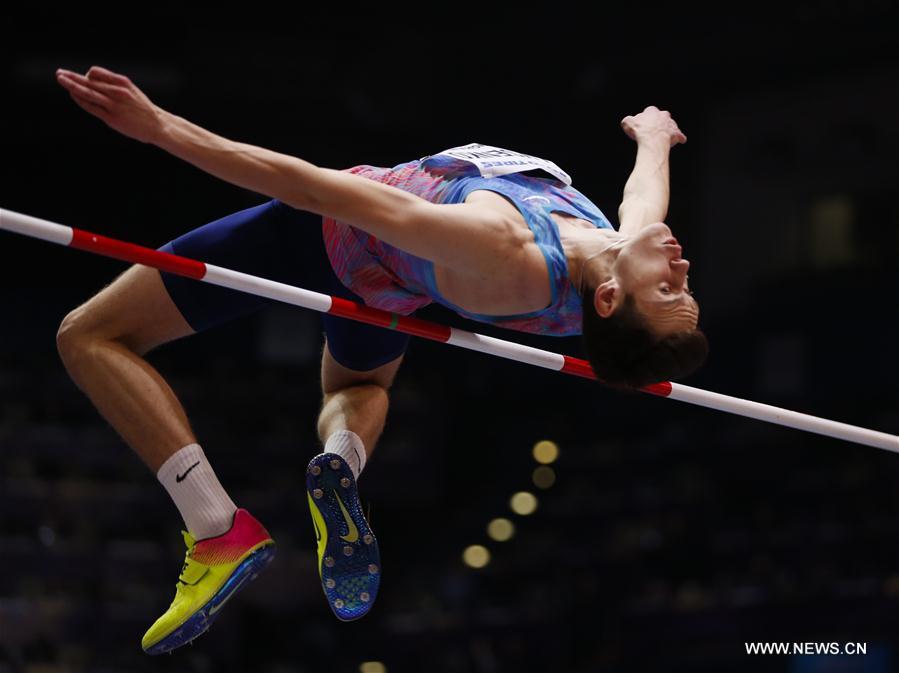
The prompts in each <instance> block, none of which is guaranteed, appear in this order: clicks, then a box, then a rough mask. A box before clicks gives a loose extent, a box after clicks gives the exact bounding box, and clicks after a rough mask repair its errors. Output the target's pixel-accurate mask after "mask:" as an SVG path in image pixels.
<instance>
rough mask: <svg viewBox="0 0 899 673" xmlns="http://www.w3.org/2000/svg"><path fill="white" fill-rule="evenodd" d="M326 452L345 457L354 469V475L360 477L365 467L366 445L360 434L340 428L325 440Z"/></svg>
mask: <svg viewBox="0 0 899 673" xmlns="http://www.w3.org/2000/svg"><path fill="white" fill-rule="evenodd" d="M325 453H336V454H337V455H338V456H340V457H341V458H343V459H344V460H345V461H346V462H347V464H348V465H349V466H350V469H351V470H352V471H353V476H354V477H355V478H356V479H359V475H360V474H362V468H364V467H365V446H364V445H363V444H362V440H361V439H360V438H359V435H357V434H356V433H355V432H353V431H352V430H338V431H337V432H335V433H334V434H333V435H331V436H330V437H328V441H327V442H325Z"/></svg>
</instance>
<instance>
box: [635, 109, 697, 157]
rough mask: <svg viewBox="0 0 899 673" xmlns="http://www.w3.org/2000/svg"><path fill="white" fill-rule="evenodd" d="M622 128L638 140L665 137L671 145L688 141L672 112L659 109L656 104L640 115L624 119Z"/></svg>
mask: <svg viewBox="0 0 899 673" xmlns="http://www.w3.org/2000/svg"><path fill="white" fill-rule="evenodd" d="M621 128H622V129H623V130H624V132H625V133H626V134H627V136H628V137H629V138H631V139H632V140H636V141H637V142H641V141H643V140H651V139H658V138H663V139H667V140H668V142H669V147H674V146H675V145H677V144H678V143H685V142H687V136H685V135H684V134H683V132H682V131H681V130H680V129H679V128H678V127H677V122H676V121H674V119H672V117H671V113H670V112H668V111H667V110H659V108H657V107H655V106H654V105H650V106H649V107H648V108H646V109H645V110H643V112H641V113H640V114H638V115H634V116H632V117H625V118H624V119H622V120H621Z"/></svg>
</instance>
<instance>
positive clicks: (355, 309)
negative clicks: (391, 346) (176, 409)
mask: <svg viewBox="0 0 899 673" xmlns="http://www.w3.org/2000/svg"><path fill="white" fill-rule="evenodd" d="M0 229H5V230H6V231H11V232H14V233H17V234H22V235H24V236H30V237H32V238H39V239H41V240H44V241H49V242H51V243H57V244H59V245H65V246H68V247H71V248H78V249H79V250H86V251H88V252H93V253H95V254H98V255H103V256H105V257H112V258H114V259H120V260H123V261H126V262H131V263H133V264H143V265H145V266H150V267H153V268H156V269H159V270H160V271H167V272H169V273H174V274H178V275H180V276H186V277H188V278H194V279H196V280H201V281H203V282H204V283H212V284H213V285H220V286H221V287H226V288H230V289H232V290H239V291H241V292H247V293H249V294H254V295H258V296H260V297H266V298H268V299H274V300H276V301H281V302H285V303H287V304H293V305H294V306H301V307H303V308H309V309H312V310H314V311H319V312H321V313H329V314H331V315H336V316H340V317H342V318H350V319H352V320H358V321H360V322H364V323H368V324H370V325H378V326H380V327H386V328H388V329H393V330H397V331H399V332H404V333H406V334H411V335H413V336H417V337H423V338H425V339H431V340H433V341H439V342H442V343H448V344H452V345H454V346H461V347H462V348H467V349H469V350H473V351H479V352H481V353H487V354H488V355H495V356H498V357H502V358H507V359H509V360H516V361H518V362H523V363H525V364H529V365H534V366H537V367H544V368H546V369H552V370H555V371H559V372H564V373H566V374H573V375H575V376H582V377H584V378H588V379H594V380H595V379H596V376H595V375H594V374H593V370H592V369H591V368H590V365H589V363H588V362H587V361H586V360H580V359H578V358H573V357H570V356H568V355H561V354H559V353H552V352H550V351H545V350H541V349H538V348H532V347H530V346H525V345H522V344H517V343H514V342H511V341H505V340H503V339H497V338H496V337H491V336H486V335H483V334H476V333H474V332H467V331H465V330H461V329H457V328H455V327H447V326H445V325H440V324H437V323H433V322H429V321H427V320H421V319H420V318H413V317H409V316H403V315H399V314H397V313H390V312H388V311H382V310H379V309H375V308H371V307H369V306H364V305H362V304H357V303H355V302H352V301H348V300H346V299H342V298H340V297H331V296H329V295H326V294H321V293H319V292H312V291H310V290H305V289H303V288H299V287H294V286H292V285H286V284H284V283H279V282H276V281H273V280H268V279H265V278H259V277H258V276H252V275H250V274H246V273H241V272H240V271H233V270H231V269H225V268H223V267H220V266H215V265H213V264H206V263H204V262H200V261H197V260H194V259H188V258H187V257H181V256H179V255H173V254H169V253H166V252H161V251H159V250H153V249H152V248H145V247H143V246H140V245H135V244H133V243H127V242H125V241H119V240H116V239H113V238H107V237H106V236H101V235H100V234H94V233H91V232H89V231H84V230H81V229H75V228H73V227H67V226H64V225H61V224H55V223H53V222H48V221H47V220H41V219H38V218H36V217H31V216H29V215H23V214H21V213H16V212H13V211H10V210H4V209H0ZM641 390H642V392H646V393H650V394H652V395H656V396H659V397H667V398H668V399H672V400H679V401H681V402H687V403H689V404H695V405H698V406H702V407H708V408H710V409H718V410H719V411H725V412H728V413H731V414H735V415H737V416H745V417H747V418H754V419H757V420H760V421H767V422H768V423H775V424H777V425H784V426H786V427H790V428H795V429H797V430H804V431H806V432H812V433H815V434H819V435H826V436H828V437H835V438H837V439H843V440H846V441H849V442H854V443H857V444H864V445H867V446H873V447H876V448H879V449H886V450H887V451H893V452H895V453H899V436H897V435H891V434H888V433H885V432H879V431H877V430H870V429H868V428H862V427H858V426H855V425H849V424H847V423H840V422H838V421H832V420H829V419H826V418H819V417H817V416H811V415H809V414H803V413H799V412H796V411H790V410H787V409H781V408H779V407H775V406H771V405H769V404H761V403H759V402H753V401H751V400H744V399H740V398H738V397H730V396H728V395H721V394H720V393H713V392H709V391H707V390H702V389H700V388H692V387H690V386H685V385H682V384H680V383H673V382H663V383H657V384H653V385H651V386H647V387H645V388H642V389H641Z"/></svg>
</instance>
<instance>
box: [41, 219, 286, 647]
mask: <svg viewBox="0 0 899 673" xmlns="http://www.w3.org/2000/svg"><path fill="white" fill-rule="evenodd" d="M283 212H284V211H283V209H282V208H280V207H279V206H278V205H274V204H265V205H263V206H259V207H257V208H251V209H248V210H246V211H242V212H240V213H235V214H234V215H230V216H228V217H226V218H222V219H221V220H217V221H216V222H212V223H210V224H208V225H205V226H203V227H200V228H198V229H195V230H193V231H191V232H188V233H187V234H185V235H184V236H181V237H179V238H178V239H176V240H175V241H172V242H170V243H168V244H166V245H165V246H163V247H162V249H163V250H165V251H166V252H175V253H177V254H182V255H184V256H188V257H194V258H197V259H202V260H204V261H208V262H212V263H216V264H221V265H223V266H230V267H237V268H241V267H243V268H244V269H245V270H248V271H251V272H252V271H256V272H258V266H259V265H260V264H261V265H264V266H266V267H269V266H271V264H270V262H271V259H270V254H271V253H270V248H271V243H272V236H277V234H278V233H279V232H281V231H283V230H284V229H285V224H288V225H289V222H288V223H285V222H284V217H283ZM288 228H289V227H288ZM245 260H246V261H247V264H242V263H241V262H243V261H245ZM254 265H255V266H256V267H257V268H256V269H254V268H252V267H253V266H254ZM266 303H267V301H266V300H264V299H262V298H259V297H254V296H252V295H247V294H243V293H238V292H234V291H230V290H225V289H224V288H219V287H215V286H211V285H208V284H204V283H200V282H198V281H194V280H189V279H184V278H181V277H178V276H173V275H171V274H160V273H159V272H158V271H156V270H154V269H150V268H147V267H143V266H135V267H132V268H130V269H129V270H128V271H126V272H125V273H123V274H122V275H121V276H120V277H119V278H118V279H116V281H115V282H113V283H112V284H110V285H109V286H108V287H106V288H104V289H103V290H102V291H101V292H99V293H98V294H97V295H96V296H94V297H93V298H91V299H90V300H89V301H87V302H86V303H85V304H83V305H82V306H80V307H78V308H77V309H75V310H74V311H72V312H71V313H70V314H69V315H68V316H66V318H65V319H64V320H63V323H62V326H61V327H60V330H59V334H58V337H57V341H58V345H59V351H60V355H61V357H62V359H63V362H64V363H65V365H66V368H67V369H68V371H69V372H70V374H71V375H72V378H73V379H74V380H75V382H76V384H77V385H78V386H79V387H80V388H81V389H82V390H84V392H85V393H86V394H87V395H88V396H89V397H90V399H91V400H92V401H93V402H94V404H95V405H96V407H97V409H98V411H100V413H101V415H102V416H103V417H104V418H106V419H107V421H109V423H110V424H111V425H112V426H113V427H114V428H115V429H116V431H118V432H119V434H120V435H121V436H122V438H123V439H124V440H125V441H126V442H127V443H128V444H129V445H130V446H131V447H132V448H133V449H134V450H135V451H136V452H137V453H138V454H139V455H140V456H141V458H143V460H144V461H145V462H146V463H147V465H148V466H149V467H150V468H151V469H153V470H154V471H157V474H158V476H159V480H160V481H161V482H162V483H163V485H164V486H165V487H166V490H167V491H168V492H169V494H170V495H171V496H172V498H173V499H174V500H175V503H176V505H177V506H178V509H179V511H180V512H181V514H182V516H183V517H184V519H185V523H186V524H187V528H188V531H189V533H190V534H186V535H185V542H186V543H187V547H188V551H187V555H186V558H185V563H184V566H183V568H182V573H181V576H180V578H179V579H180V581H179V583H178V585H177V587H178V588H177V591H176V594H175V599H174V601H173V602H172V604H171V606H170V607H169V609H168V610H167V611H166V613H165V614H164V615H163V616H162V617H160V618H159V619H158V620H157V621H156V623H154V624H153V626H152V627H151V628H150V630H149V631H148V632H147V634H146V635H145V636H144V639H143V647H144V649H145V650H146V651H147V652H149V653H152V654H156V653H160V652H166V651H171V650H172V649H174V648H176V647H179V646H181V645H183V644H185V643H187V642H189V641H190V640H192V639H193V638H195V637H196V636H198V635H200V634H201V633H203V632H204V631H205V630H206V629H207V628H208V627H209V625H210V623H211V622H212V620H213V618H214V617H216V616H217V614H218V611H219V607H220V606H221V605H223V604H224V602H225V601H227V600H228V599H229V598H230V597H231V595H232V594H233V592H234V591H236V590H238V589H239V588H240V587H242V586H243V585H245V584H246V582H247V580H249V579H252V578H253V577H255V576H256V574H257V573H258V572H259V570H261V569H262V568H263V567H264V566H265V565H266V564H267V563H268V562H269V561H270V560H271V558H272V555H273V543H272V540H271V538H270V537H269V535H268V533H267V532H266V530H265V528H264V527H263V526H262V525H261V524H259V522H258V521H256V520H255V519H254V518H253V517H252V516H250V514H249V513H248V512H246V510H238V509H237V508H236V507H235V505H234V503H233V502H232V501H231V499H230V498H229V497H228V496H227V494H226V493H225V491H224V489H222V487H221V485H220V484H219V483H218V479H217V478H216V477H215V473H214V472H213V471H212V467H211V466H210V465H209V464H208V461H207V460H205V455H204V454H203V451H202V448H201V447H200V446H199V445H198V444H197V443H196V438H195V437H194V434H193V432H192V431H191V429H190V425H189V423H188V420H187V416H186V414H185V412H184V409H183V408H182V406H181V404H180V403H179V402H178V400H177V398H176V397H175V395H174V393H173V392H172V390H171V388H170V387H169V386H168V384H167V383H166V382H165V381H164V379H163V378H162V377H161V376H160V375H159V373H158V372H157V371H156V370H155V369H154V368H153V367H152V366H151V365H150V364H149V363H148V362H147V361H146V360H145V359H144V357H143V356H144V355H145V354H146V353H147V352H149V351H150V350H152V349H153V348H155V347H156V346H158V345H160V344H163V343H165V342H167V341H171V340H173V339H177V338H180V337H183V336H187V335H189V334H192V333H194V332H197V331H201V330H203V329H206V328H208V327H211V326H213V325H216V324H220V323H223V322H226V321H228V320H231V319H233V318H235V317H238V316H240V315H244V314H246V313H249V312H252V311H254V310H256V309H258V308H260V307H261V306H263V305H264V304H266ZM182 482H183V483H182ZM204 531H205V534H202V532H204ZM201 538H202V539H201Z"/></svg>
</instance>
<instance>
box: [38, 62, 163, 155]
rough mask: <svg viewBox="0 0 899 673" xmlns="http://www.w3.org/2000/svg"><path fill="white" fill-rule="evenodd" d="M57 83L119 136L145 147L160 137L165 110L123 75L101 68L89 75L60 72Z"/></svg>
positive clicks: (58, 71)
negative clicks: (133, 140) (120, 134)
mask: <svg viewBox="0 0 899 673" xmlns="http://www.w3.org/2000/svg"><path fill="white" fill-rule="evenodd" d="M56 81H57V82H59V84H60V85H61V86H62V87H63V88H64V89H65V90H66V91H68V92H69V94H70V95H71V96H72V100H74V101H75V102H76V103H78V105H80V106H81V107H82V108H84V109H85V110H87V111H88V112H90V113H91V114H92V115H94V116H95V117H99V118H100V119H102V120H103V121H104V122H106V124H107V125H109V126H110V127H111V128H113V129H115V130H116V131H118V132H119V133H123V134H124V135H126V136H128V137H129V138H134V139H135V140H140V141H141V142H144V143H152V142H154V140H155V139H156V137H157V136H158V135H159V132H160V129H161V126H162V114H163V110H162V109H161V108H159V107H157V106H156V105H154V104H153V103H152V102H151V101H150V99H149V98H147V97H146V95H144V92H143V91H141V90H140V89H138V88H137V87H136V86H135V85H134V83H132V81H131V80H130V79H128V78H127V77H125V76H124V75H119V74H116V73H114V72H112V71H111V70H106V68H100V67H98V66H94V67H92V68H91V69H90V70H88V71H87V75H81V74H79V73H77V72H71V71H70V70H62V69H59V70H57V71H56Z"/></svg>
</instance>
